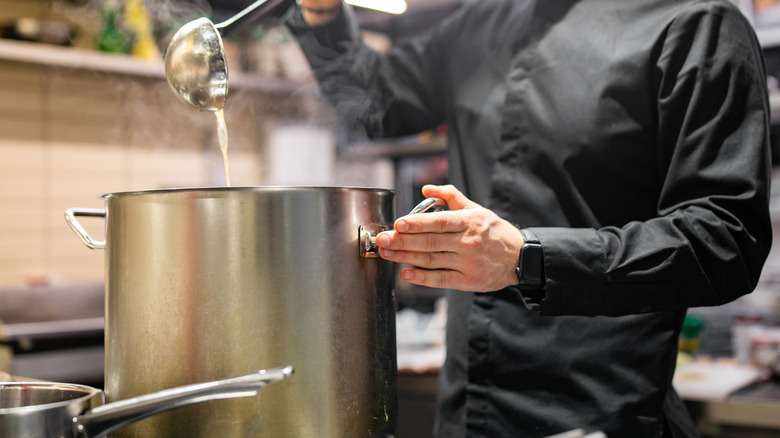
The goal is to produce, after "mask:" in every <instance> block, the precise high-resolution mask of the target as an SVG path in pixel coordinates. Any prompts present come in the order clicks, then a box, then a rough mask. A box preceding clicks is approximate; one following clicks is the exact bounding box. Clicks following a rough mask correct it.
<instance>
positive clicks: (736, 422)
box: [0, 0, 780, 438]
mask: <svg viewBox="0 0 780 438" xmlns="http://www.w3.org/2000/svg"><path fill="white" fill-rule="evenodd" d="M464 1H465V0H407V1H406V8H405V10H404V11H403V12H402V13H388V12H383V11H377V10H374V9H371V8H368V7H365V6H359V4H358V3H355V10H356V13H357V16H358V19H359V22H360V25H361V28H362V30H363V37H364V39H365V40H366V42H367V44H369V45H370V46H371V47H373V48H374V49H376V50H379V51H386V50H388V49H389V48H391V47H392V46H393V44H396V43H397V42H398V41H400V40H402V39H404V38H408V37H411V36H414V35H415V34H417V33H419V32H422V31H424V30H425V29H426V28H428V27H430V26H432V25H434V24H435V23H436V22H437V21H439V20H442V19H444V18H445V17H446V16H447V15H448V14H450V13H452V12H453V11H455V10H456V9H457V8H458V7H460V6H461V4H462V3H463V2H464ZM250 3H251V2H250V1H249V0H208V1H207V0H164V1H146V2H143V1H141V0H0V37H2V38H0V157H1V158H0V206H2V207H1V208H0V211H1V212H2V214H0V376H2V375H3V372H5V373H8V374H10V375H11V376H23V377H24V378H25V379H32V380H42V381H54V382H69V383H75V384H83V385H89V386H92V387H96V388H103V386H104V378H105V365H104V357H105V346H104V338H105V312H106V303H105V293H106V287H105V284H106V280H105V269H106V254H104V253H103V252H101V251H92V250H90V249H89V248H86V247H85V245H84V242H82V241H81V240H79V238H78V237H77V236H76V235H74V232H73V230H71V229H70V228H69V227H68V224H67V223H66V221H65V219H64V213H65V212H66V210H68V209H70V208H74V207H78V208H80V209H83V211H88V210H89V209H94V210H95V211H98V210H100V209H103V208H105V202H106V200H105V199H104V198H102V197H101V195H103V194H106V193H120V192H135V191H145V190H154V189H166V188H177V187H221V186H225V184H226V181H225V178H226V171H225V167H224V166H225V164H226V163H224V162H223V157H222V154H221V151H220V147H221V146H222V145H220V144H219V143H220V142H219V139H218V133H217V125H216V124H215V122H214V116H213V115H212V114H211V113H210V112H209V111H196V110H194V109H193V108H192V107H188V105H186V104H185V103H183V102H181V101H180V100H179V99H177V97H176V95H175V94H174V93H173V92H172V90H171V87H170V86H169V84H168V83H167V81H166V75H165V68H164V65H163V55H164V53H165V50H166V47H168V44H169V43H170V41H171V39H172V37H173V35H174V33H175V32H176V30H177V29H179V28H180V26H182V25H183V24H185V23H187V22H189V21H191V20H193V19H195V18H198V17H200V16H207V17H209V18H210V19H212V20H213V21H214V22H219V21H221V20H225V19H227V18H229V17H231V16H233V15H234V14H236V13H238V12H239V11H241V10H242V9H243V8H245V7H246V6H247V5H249V4H250ZM366 3H368V2H366ZM777 3H778V2H759V1H752V0H746V1H745V0H743V1H741V2H740V7H741V8H742V10H743V12H744V13H745V15H746V16H747V17H748V19H749V20H750V21H751V22H752V23H753V24H754V26H755V28H756V31H757V34H758V36H759V40H760V41H761V43H762V46H763V47H764V50H765V61H766V66H767V73H768V81H767V83H768V86H769V91H770V106H771V108H772V118H771V119H772V144H773V151H774V152H776V154H775V157H776V158H774V160H775V162H774V165H775V166H780V6H778V5H777ZM272 6H273V5H272ZM223 37H224V38H223V43H224V52H225V56H226V59H227V65H228V67H229V78H230V79H229V94H228V98H227V101H226V104H225V107H224V118H225V121H226V123H227V127H228V132H229V138H230V141H229V149H227V153H228V155H229V157H230V158H229V164H230V167H229V175H230V179H231V185H232V186H235V187H251V186H313V187H372V188H373V187H375V188H385V189H392V190H394V191H395V212H396V213H397V214H398V215H400V214H402V213H403V212H407V211H409V210H411V209H412V207H413V206H414V205H416V204H417V203H418V202H419V201H421V200H422V197H421V195H420V193H419V189H420V188H421V187H422V185H424V184H427V183H443V182H446V180H447V162H446V158H445V156H444V148H445V143H444V137H445V135H446V126H440V127H437V128H436V129H432V130H430V131H427V132H423V133H420V134H419V135H415V136H411V137H405V138H397V139H386V140H382V141H369V140H368V139H367V138H365V136H363V135H361V133H357V132H345V130H344V129H343V128H342V127H341V126H340V125H339V123H338V118H337V116H336V114H334V112H333V110H332V109H331V108H330V107H329V106H328V105H327V103H326V102H324V101H323V100H322V98H321V97H320V95H319V92H318V89H317V85H316V83H315V82H314V79H313V77H312V74H311V71H310V70H309V67H308V64H307V63H306V60H305V59H304V57H303V55H302V53H301V52H300V49H299V48H298V47H297V45H296V43H295V41H294V39H293V38H292V37H291V35H290V34H289V33H288V32H287V30H286V29H285V28H284V26H282V25H280V23H279V21H278V19H277V18H274V17H271V18H269V17H263V18H260V19H258V20H256V21H255V22H252V23H250V24H248V25H243V26H242V27H239V28H237V29H235V30H233V31H231V32H230V33H229V34H228V33H227V32H226V33H225V35H223ZM777 175H778V177H777V178H776V179H775V183H774V184H773V187H774V186H775V185H776V184H780V173H777ZM779 187H780V186H779ZM771 211H772V216H773V219H774V224H775V236H780V189H778V190H773V197H772V203H771ZM82 216H85V217H82V218H80V219H79V223H80V224H82V225H83V227H84V228H85V232H86V233H88V234H89V235H91V236H94V237H95V238H96V239H97V240H99V239H101V238H102V236H104V235H105V233H106V229H105V228H106V221H107V220H108V218H106V217H105V215H103V216H100V215H99V214H97V215H95V216H96V217H88V216H89V215H88V214H82ZM394 297H395V303H394V307H395V309H394V313H395V329H396V348H397V369H398V375H397V390H398V393H397V394H398V424H397V433H396V436H398V437H399V438H417V437H430V436H431V430H432V425H433V415H434V405H435V394H436V379H437V369H438V367H439V366H440V365H441V363H442V361H443V359H444V353H445V352H444V346H443V336H444V331H443V327H444V324H445V323H446V317H445V311H446V302H445V301H444V300H443V299H442V293H441V292H440V291H436V290H429V289H424V288H419V287H413V286H411V285H409V284H408V283H404V282H402V281H400V280H397V281H396V282H395V286H394ZM294 377H295V376H293V378H294ZM1 380H2V379H0V381H1ZM674 383H675V387H676V388H677V390H678V392H679V393H680V395H681V396H682V397H683V399H684V400H685V401H686V404H687V405H688V407H689V409H690V410H691V413H692V414H693V415H694V416H695V418H696V421H697V422H698V424H699V427H700V430H701V433H702V436H703V437H712V438H715V437H724V438H725V437H770V436H780V255H778V252H777V250H773V251H772V253H771V254H770V257H769V259H768V260H767V263H766V265H765V268H764V271H763V274H762V280H761V282H760V284H759V286H758V288H757V289H756V291H755V292H753V293H752V294H750V295H748V296H745V297H744V298H742V299H740V300H738V301H736V302H734V303H731V304H729V305H726V306H722V307H718V308H702V309H691V310H690V311H689V315H688V317H687V318H686V323H685V326H684V329H683V333H682V334H681V338H680V358H679V359H678V370H677V373H676V375H675V382H674Z"/></svg>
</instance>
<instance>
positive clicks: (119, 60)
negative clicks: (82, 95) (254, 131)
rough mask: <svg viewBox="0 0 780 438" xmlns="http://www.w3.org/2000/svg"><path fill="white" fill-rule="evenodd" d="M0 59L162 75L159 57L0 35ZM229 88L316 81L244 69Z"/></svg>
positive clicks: (310, 89) (301, 87) (312, 90)
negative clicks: (283, 78)
mask: <svg viewBox="0 0 780 438" xmlns="http://www.w3.org/2000/svg"><path fill="white" fill-rule="evenodd" d="M0 60H4V61H15V62H21V63H27V64H38V65H42V66H50V67H60V68H68V69H81V70H90V71H98V72H104V73H111V74H120V75H130V76H140V77H150V78H160V79H164V78H165V66H164V65H163V61H162V60H157V61H144V60H140V59H138V58H133V57H131V56H128V55H121V54H114V53H104V52H96V51H91V50H84V49H77V48H72V47H61V46H53V45H47V44H40V43H31V42H25V41H15V40H5V39H0ZM229 85H230V87H231V88H234V87H235V88H240V89H245V90H249V91H258V92H265V93H278V94H292V93H295V94H301V93H304V94H316V93H318V89H317V86H316V84H314V83H309V82H293V81H286V80H280V79H276V78H269V77H262V76H259V75H252V74H247V73H233V74H231V75H230V83H229Z"/></svg>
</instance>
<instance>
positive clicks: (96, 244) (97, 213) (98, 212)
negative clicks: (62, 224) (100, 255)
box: [65, 208, 106, 251]
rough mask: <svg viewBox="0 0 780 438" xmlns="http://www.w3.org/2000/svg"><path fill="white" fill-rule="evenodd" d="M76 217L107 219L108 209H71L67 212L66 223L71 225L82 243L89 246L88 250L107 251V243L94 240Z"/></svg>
mask: <svg viewBox="0 0 780 438" xmlns="http://www.w3.org/2000/svg"><path fill="white" fill-rule="evenodd" d="M76 216H87V217H102V218H105V217H106V209H100V208H69V209H67V210H65V221H66V222H67V223H68V225H70V228H71V229H72V230H73V232H75V233H76V235H77V236H79V237H80V238H81V241H82V242H84V244H85V245H87V248H89V249H94V250H96V251H103V250H104V249H106V241H105V240H103V241H99V240H95V239H93V238H92V237H91V236H90V235H89V233H87V230H85V229H84V227H83V226H81V224H80V223H79V221H78V220H76Z"/></svg>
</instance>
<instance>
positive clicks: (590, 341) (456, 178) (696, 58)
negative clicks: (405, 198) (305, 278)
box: [287, 0, 772, 438]
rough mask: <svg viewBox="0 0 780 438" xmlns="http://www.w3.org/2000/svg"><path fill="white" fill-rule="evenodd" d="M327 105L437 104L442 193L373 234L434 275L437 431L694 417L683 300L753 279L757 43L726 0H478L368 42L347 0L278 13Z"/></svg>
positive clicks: (392, 116) (762, 248)
mask: <svg viewBox="0 0 780 438" xmlns="http://www.w3.org/2000/svg"><path fill="white" fill-rule="evenodd" d="M287 23H288V26H289V28H290V29H291V30H292V32H293V33H294V34H295V35H296V38H297V39H298V41H299V43H300V44H301V46H302V48H303V50H304V53H305V54H306V56H307V58H308V60H309V63H310V64H311V66H312V69H313V71H314V74H315V75H316V78H317V80H318V82H319V85H320V87H321V90H322V92H323V94H324V95H325V96H326V97H327V98H328V99H329V100H330V102H332V104H333V105H334V107H335V109H336V111H337V114H339V116H340V117H341V118H342V119H343V120H344V121H345V122H346V123H349V124H350V128H356V127H361V128H362V129H365V130H366V132H367V133H368V134H369V135H371V136H373V137H381V136H397V135H404V134H411V133H416V132H419V131H422V130H425V129H428V128H430V127H433V126H435V125H437V124H441V123H446V124H447V125H448V127H449V131H448V139H447V140H448V149H447V157H448V160H449V169H450V175H449V178H450V180H451V182H452V184H453V185H452V186H427V187H425V188H424V190H423V193H424V195H425V196H427V197H438V198H442V199H444V200H445V201H446V202H447V204H448V207H449V211H445V212H439V213H431V214H418V215H410V216H405V217H402V218H400V219H398V221H397V222H396V223H395V227H394V230H393V231H390V232H387V233H384V234H382V235H380V236H379V237H378V239H377V244H378V245H379V246H380V248H381V250H380V254H381V256H382V257H384V258H385V259H387V260H391V261H394V262H399V263H405V264H410V265H413V266H417V268H409V269H404V270H403V271H402V272H401V277H402V278H403V279H404V280H406V281H409V282H411V283H414V284H419V285H424V286H432V287H442V288H448V289H455V290H453V291H452V292H449V293H448V300H449V307H448V312H449V315H448V321H449V324H448V328H447V359H446V362H445V364H444V366H443V369H442V370H441V375H440V390H439V399H438V407H437V420H436V426H435V433H436V435H437V436H438V437H440V438H458V437H489V438H498V437H507V438H509V437H512V438H516V437H545V436H548V435H552V434H555V433H560V432H563V431H567V430H570V429H575V428H583V429H585V430H586V431H588V432H592V431H603V432H604V433H606V434H607V436H609V437H610V438H623V437H627V438H639V437H675V438H676V437H693V436H698V432H697V431H696V428H695V426H694V424H693V423H692V421H691V419H690V418H689V417H688V415H687V412H686V411H685V408H684V405H683V404H682V403H681V401H680V399H679V397H678V396H677V394H676V393H675V391H674V389H673V388H672V384H671V382H672V374H673V372H674V366H675V358H676V354H677V339H678V334H679V332H680V327H681V324H682V321H683V318H684V317H685V313H686V309H687V308H689V307H694V306H714V305H719V304H723V303H727V302H729V301H732V300H734V299H736V298H737V297H739V296H741V295H744V294H746V293H749V292H751V291H752V290H753V288H754V287H755V286H756V283H757V281H758V278H759V274H760V272H761V268H762V265H763V263H764V260H765V258H766V256H767V253H768V251H769V247H770V244H771V241H772V236H771V226H770V218H769V213H768V192H769V182H770V166H771V164H770V156H769V141H768V116H769V109H768V103H767V91H766V85H765V73H764V66H763V61H762V55H761V50H760V48H759V45H758V43H757V41H756V37H755V35H754V33H753V31H752V29H751V26H750V24H749V23H748V22H747V21H746V20H745V18H744V17H743V16H742V15H741V14H740V11H739V10H738V9H737V8H736V7H735V6H734V5H732V4H731V3H730V2H729V1H726V0H703V1H698V0H633V1H607V0H580V1H576V0H544V1H531V0H479V1H475V2H469V3H468V4H466V5H465V6H463V7H462V8H460V9H459V10H458V11H456V12H455V13H453V15H451V16H450V17H448V18H447V19H446V20H444V21H443V22H441V23H440V24H439V25H437V26H436V27H434V28H432V29H430V30H429V31H428V32H427V33H425V34H424V35H422V36H420V37H416V38H414V39H411V40H409V41H407V42H404V43H401V44H398V45H396V46H395V47H394V48H393V49H392V50H391V51H390V52H389V53H387V54H379V53H376V52H374V51H372V50H370V49H369V48H367V47H366V46H364V45H363V44H362V43H361V37H360V32H359V30H358V27H357V25H356V21H355V17H354V13H353V11H352V10H351V9H350V7H349V6H348V5H345V4H342V3H341V2H340V1H337V0H299V4H298V5H296V6H295V7H294V8H293V9H292V10H291V12H290V16H289V17H288V20H287Z"/></svg>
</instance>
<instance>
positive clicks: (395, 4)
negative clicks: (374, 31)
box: [346, 0, 406, 14]
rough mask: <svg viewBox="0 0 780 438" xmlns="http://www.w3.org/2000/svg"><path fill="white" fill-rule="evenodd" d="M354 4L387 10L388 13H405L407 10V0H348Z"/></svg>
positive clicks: (377, 9) (376, 9) (347, 0)
mask: <svg viewBox="0 0 780 438" xmlns="http://www.w3.org/2000/svg"><path fill="white" fill-rule="evenodd" d="M346 2H347V3H349V4H351V5H352V6H358V7H361V8H367V9H373V10H375V11H382V12H387V13H388V14H403V13H404V12H406V1H405V0H346Z"/></svg>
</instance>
